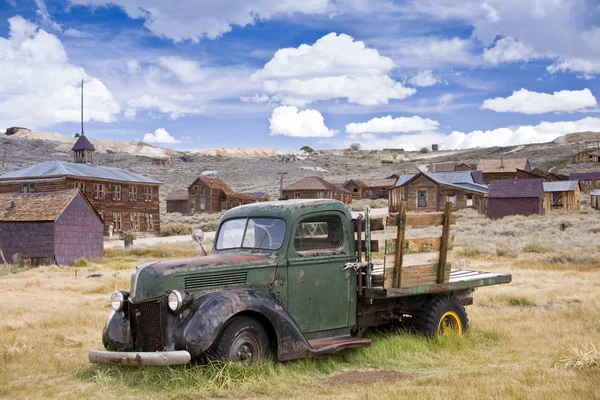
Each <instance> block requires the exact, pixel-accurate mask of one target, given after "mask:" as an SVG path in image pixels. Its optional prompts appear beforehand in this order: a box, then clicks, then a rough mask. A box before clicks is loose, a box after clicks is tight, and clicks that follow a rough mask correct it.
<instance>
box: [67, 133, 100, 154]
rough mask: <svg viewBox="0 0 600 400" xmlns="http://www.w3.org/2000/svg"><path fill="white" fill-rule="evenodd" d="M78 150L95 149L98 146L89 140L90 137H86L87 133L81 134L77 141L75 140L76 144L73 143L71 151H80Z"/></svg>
mask: <svg viewBox="0 0 600 400" xmlns="http://www.w3.org/2000/svg"><path fill="white" fill-rule="evenodd" d="M78 150H91V151H95V150H96V148H95V147H94V145H93V144H92V143H91V142H90V141H89V140H88V138H86V137H85V135H81V136H79V139H77V141H76V142H75V145H73V148H72V149H71V151H78Z"/></svg>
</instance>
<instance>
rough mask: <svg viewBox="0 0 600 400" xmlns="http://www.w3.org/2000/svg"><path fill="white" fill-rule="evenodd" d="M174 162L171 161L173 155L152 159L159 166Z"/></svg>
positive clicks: (153, 163)
mask: <svg viewBox="0 0 600 400" xmlns="http://www.w3.org/2000/svg"><path fill="white" fill-rule="evenodd" d="M172 164H173V162H172V161H171V157H169V156H162V157H154V158H153V159H152V165H158V166H163V167H164V166H168V165H172Z"/></svg>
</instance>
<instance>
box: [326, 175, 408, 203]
mask: <svg viewBox="0 0 600 400" xmlns="http://www.w3.org/2000/svg"><path fill="white" fill-rule="evenodd" d="M397 180H398V176H397V175H393V176H391V177H388V178H385V179H350V180H348V181H346V182H344V183H343V184H342V185H341V186H342V187H343V188H344V189H346V190H348V191H349V192H350V193H352V198H353V199H385V198H387V197H388V191H389V190H390V189H393V188H394V186H395V184H396V181H397ZM332 183H333V182H332Z"/></svg>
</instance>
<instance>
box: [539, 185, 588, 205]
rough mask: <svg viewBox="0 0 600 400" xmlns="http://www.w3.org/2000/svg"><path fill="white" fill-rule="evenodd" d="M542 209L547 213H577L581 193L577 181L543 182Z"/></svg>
mask: <svg viewBox="0 0 600 400" xmlns="http://www.w3.org/2000/svg"><path fill="white" fill-rule="evenodd" d="M544 193H545V200H544V208H545V209H546V210H547V211H555V210H564V211H579V210H580V208H581V204H580V202H581V191H580V190H579V182H577V181H557V182H544Z"/></svg>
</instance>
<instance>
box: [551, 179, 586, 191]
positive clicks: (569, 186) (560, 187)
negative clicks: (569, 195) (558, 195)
mask: <svg viewBox="0 0 600 400" xmlns="http://www.w3.org/2000/svg"><path fill="white" fill-rule="evenodd" d="M577 185H579V181H554V182H544V192H572V191H574V190H577Z"/></svg>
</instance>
